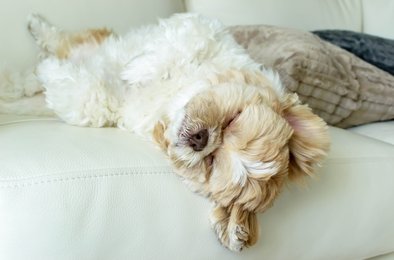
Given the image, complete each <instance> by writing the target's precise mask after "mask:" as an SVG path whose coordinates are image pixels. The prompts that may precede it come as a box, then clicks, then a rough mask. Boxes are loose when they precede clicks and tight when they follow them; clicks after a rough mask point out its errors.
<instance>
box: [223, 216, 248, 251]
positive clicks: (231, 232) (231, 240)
mask: <svg viewBox="0 0 394 260" xmlns="http://www.w3.org/2000/svg"><path fill="white" fill-rule="evenodd" d="M227 232H228V243H227V245H226V246H227V247H228V248H229V249H230V250H231V251H235V252H240V251H242V249H244V248H245V247H246V246H247V242H248V240H249V230H248V228H247V227H245V226H244V225H242V224H236V223H229V225H228V228H227Z"/></svg>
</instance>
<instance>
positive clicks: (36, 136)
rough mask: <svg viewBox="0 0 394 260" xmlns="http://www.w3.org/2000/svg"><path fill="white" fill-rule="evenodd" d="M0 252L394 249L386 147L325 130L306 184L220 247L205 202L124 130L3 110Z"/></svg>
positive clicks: (13, 255) (359, 254)
mask: <svg viewBox="0 0 394 260" xmlns="http://www.w3.org/2000/svg"><path fill="white" fill-rule="evenodd" d="M0 122H1V123H0V125H1V126H0V143H1V149H0V158H1V160H0V169H1V175H0V212H1V214H0V230H1V232H0V259H39V260H45V259H273V260H274V259H280V260H283V259H323V260H324V259H338V260H340V259H363V258H367V257H371V256H375V255H378V254H382V253H386V252H390V251H393V250H394V225H392V220H393V219H394V209H393V206H392V200H393V197H394V189H393V185H394V175H393V174H392V169H393V168H394V147H393V146H392V145H388V144H385V143H382V142H380V141H375V140H373V139H370V138H366V137H362V136H359V135H356V134H352V133H350V132H348V131H344V130H340V129H335V128H331V130H330V131H331V134H332V139H333V146H332V150H331V153H330V156H329V159H328V160H327V162H326V163H325V165H324V167H323V168H322V169H321V171H320V175H319V178H317V179H316V180H314V181H311V182H310V187H309V188H308V189H305V190H302V189H298V188H296V187H294V186H290V188H289V189H288V190H286V191H285V192H284V193H283V194H282V196H281V197H279V199H278V200H277V202H276V204H275V206H274V207H273V208H271V209H270V210H269V211H268V212H266V213H265V214H262V215H260V222H261V231H262V233H261V239H260V242H259V243H258V245H256V246H255V247H253V248H251V249H248V250H246V251H244V252H242V253H241V254H235V253H231V252H229V251H228V250H226V249H224V248H223V247H221V246H220V245H219V243H218V242H217V240H216V238H215V235H214V234H213V232H212V230H210V228H209V223H208V219H207V215H208V212H209V208H210V205H209V203H208V202H207V201H206V200H205V199H204V198H202V197H200V196H198V195H196V194H193V193H192V192H190V191H189V190H188V189H187V188H186V187H185V186H184V185H183V184H182V183H181V181H180V180H179V179H178V178H177V177H175V176H174V175H173V174H172V173H171V170H170V168H169V166H168V164H167V162H166V161H165V160H164V158H163V156H162V154H161V153H160V152H159V151H158V150H157V149H155V148H153V147H152V146H151V145H150V144H146V143H145V142H143V141H141V140H139V139H138V138H137V137H135V136H133V135H132V134H129V133H127V132H124V131H121V130H117V129H112V128H107V129H91V128H79V127H73V126H68V125H65V124H63V123H61V122H59V121H56V120H53V119H37V118H31V117H30V118H23V117H22V118H21V117H19V118H15V117H10V116H8V117H6V116H2V117H0Z"/></svg>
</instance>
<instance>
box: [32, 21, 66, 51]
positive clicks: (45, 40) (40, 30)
mask: <svg viewBox="0 0 394 260" xmlns="http://www.w3.org/2000/svg"><path fill="white" fill-rule="evenodd" d="M27 28H28V30H29V32H30V34H31V35H32V36H33V38H34V40H35V41H36V43H37V44H38V46H40V47H41V48H42V49H44V50H46V51H53V50H51V48H52V45H53V43H54V42H56V41H57V38H58V33H59V31H58V29H57V28H56V27H54V26H53V25H51V24H50V23H49V22H48V21H47V20H46V19H45V18H44V17H42V16H41V15H39V14H35V13H32V14H30V15H29V16H28V17H27Z"/></svg>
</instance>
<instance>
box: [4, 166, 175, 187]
mask: <svg viewBox="0 0 394 260" xmlns="http://www.w3.org/2000/svg"><path fill="white" fill-rule="evenodd" d="M169 174H173V172H172V171H165V170H164V171H150V172H143V173H141V172H136V171H132V172H120V173H107V174H96V175H85V176H69V177H49V178H48V179H45V180H40V181H30V182H29V181H24V182H22V183H11V184H2V185H0V189H16V188H23V187H30V186H35V185H42V184H51V183H61V182H69V181H78V180H89V179H104V178H108V177H109V178H111V177H122V176H147V175H169Z"/></svg>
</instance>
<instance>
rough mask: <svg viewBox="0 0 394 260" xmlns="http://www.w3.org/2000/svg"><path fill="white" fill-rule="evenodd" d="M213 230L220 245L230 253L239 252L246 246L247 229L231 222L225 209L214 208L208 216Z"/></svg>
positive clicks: (240, 224) (247, 238)
mask: <svg viewBox="0 0 394 260" xmlns="http://www.w3.org/2000/svg"><path fill="white" fill-rule="evenodd" d="M210 221H211V225H212V228H213V230H214V231H215V233H216V236H217V238H218V239H219V241H220V243H221V244H222V245H223V246H225V247H227V248H228V249H230V250H231V251H235V252H240V251H242V249H244V248H245V247H246V246H247V242H248V240H249V229H248V228H247V227H246V226H245V225H243V224H242V223H236V222H234V221H232V220H231V218H230V213H229V212H228V211H227V209H226V208H222V207H217V208H215V209H214V210H213V211H212V213H211V216H210Z"/></svg>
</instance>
